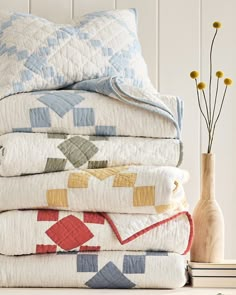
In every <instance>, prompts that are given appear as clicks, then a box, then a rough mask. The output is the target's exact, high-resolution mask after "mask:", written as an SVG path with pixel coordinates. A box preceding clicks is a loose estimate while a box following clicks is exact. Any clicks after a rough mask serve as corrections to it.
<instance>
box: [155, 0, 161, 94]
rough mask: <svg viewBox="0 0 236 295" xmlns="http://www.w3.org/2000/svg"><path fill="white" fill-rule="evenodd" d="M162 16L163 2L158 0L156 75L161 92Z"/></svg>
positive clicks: (158, 88)
mask: <svg viewBox="0 0 236 295" xmlns="http://www.w3.org/2000/svg"><path fill="white" fill-rule="evenodd" d="M160 15H161V0H157V11H156V17H157V23H156V26H157V29H156V31H157V37H156V47H157V49H156V55H157V56H156V60H157V65H156V75H157V90H158V91H160V89H161V85H160V83H161V82H160V81H161V79H160V75H161V73H160V71H161V70H160V69H161V65H160V61H161V59H160V48H161V47H160V38H161V37H160V32H161V25H160V24H161V20H160Z"/></svg>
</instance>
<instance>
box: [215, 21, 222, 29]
mask: <svg viewBox="0 0 236 295" xmlns="http://www.w3.org/2000/svg"><path fill="white" fill-rule="evenodd" d="M213 28H215V29H220V28H221V23H220V22H214V23H213Z"/></svg>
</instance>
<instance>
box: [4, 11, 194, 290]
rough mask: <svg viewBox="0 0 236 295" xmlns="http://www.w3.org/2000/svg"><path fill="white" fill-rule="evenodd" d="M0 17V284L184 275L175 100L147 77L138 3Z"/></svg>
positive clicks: (111, 284)
mask: <svg viewBox="0 0 236 295" xmlns="http://www.w3.org/2000/svg"><path fill="white" fill-rule="evenodd" d="M0 29H1V30H0V72H1V81H0V135H1V136H0V176H1V177H0V211H1V213H0V286H2V287H85V288H86V287H90V288H175V287H180V286H183V285H184V284H185V283H186V280H187V273H186V258H185V254H186V253H187V252H188V251H189V249H190V247H191V241H192V235H193V234H192V230H193V229H192V220H191V216H190V214H189V213H188V211H187V208H188V204H187V200H186V197H185V194H184V189H183V184H184V183H185V182H186V181H187V179H188V173H187V172H186V171H183V170H180V169H179V168H176V167H177V166H179V164H180V163H181V160H182V144H181V141H180V139H179V138H180V130H181V120H182V102H181V100H180V99H179V98H178V97H175V96H168V95H160V94H159V93H157V92H156V91H155V90H154V88H153V87H152V85H151V82H150V81H149V78H148V74H147V69H146V65H145V62H144V60H143V58H142V55H141V51H140V45H139V43H138V39H137V32H136V13H135V10H134V9H129V10H120V11H119V10H116V11H105V12H98V13H93V14H89V15H86V16H85V17H84V18H83V19H82V20H81V22H80V24H79V25H76V26H65V25H56V24H53V23H51V22H49V21H47V20H44V19H42V18H39V17H36V16H32V15H27V14H20V13H8V12H0Z"/></svg>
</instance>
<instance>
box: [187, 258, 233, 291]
mask: <svg viewBox="0 0 236 295" xmlns="http://www.w3.org/2000/svg"><path fill="white" fill-rule="evenodd" d="M188 269H189V274H190V278H191V282H192V287H196V288H197V287H199V288H208V287H209V288H210V287H211V288H214V287H215V288H236V260H224V261H223V262H222V263H200V262H189V265H188Z"/></svg>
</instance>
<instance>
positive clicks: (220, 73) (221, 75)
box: [216, 71, 224, 79]
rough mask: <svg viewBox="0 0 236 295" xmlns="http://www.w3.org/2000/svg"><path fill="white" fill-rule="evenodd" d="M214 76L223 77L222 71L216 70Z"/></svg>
mask: <svg viewBox="0 0 236 295" xmlns="http://www.w3.org/2000/svg"><path fill="white" fill-rule="evenodd" d="M216 77H217V78H219V79H220V78H222V77H224V73H223V72H222V71H217V72H216Z"/></svg>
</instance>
